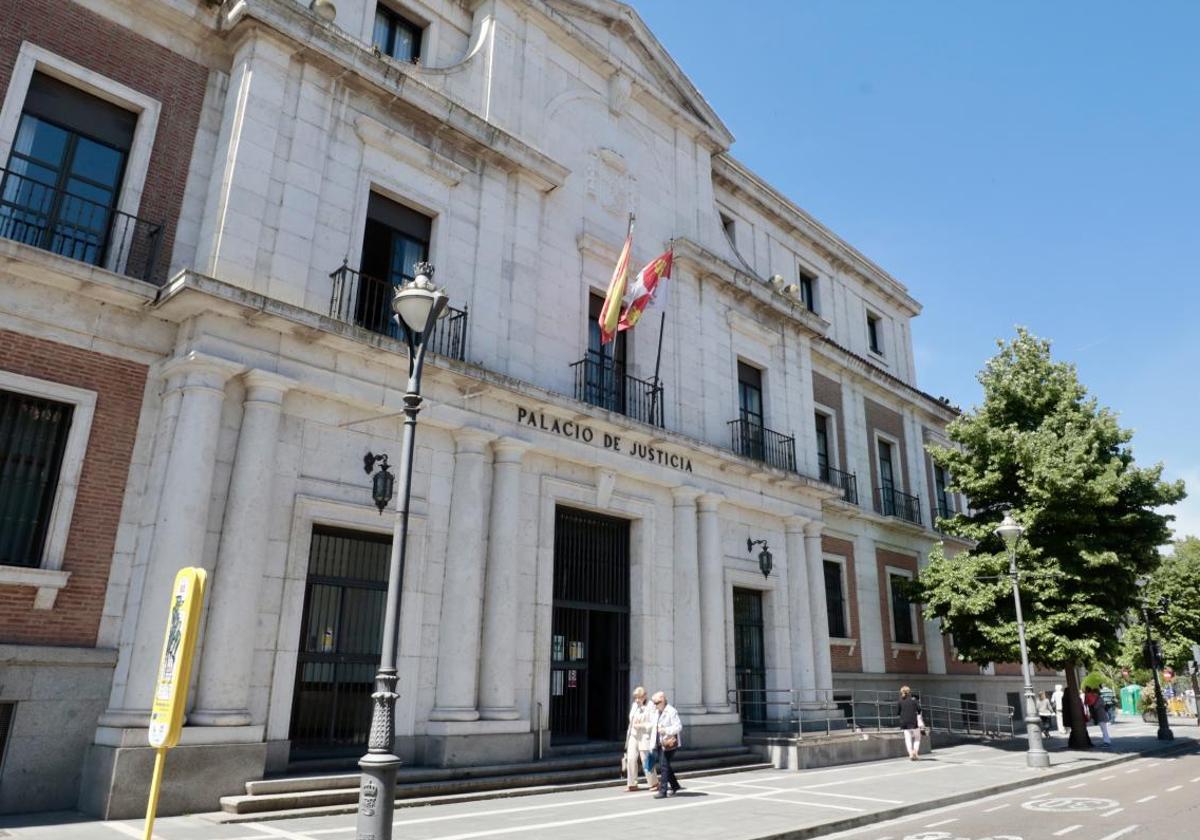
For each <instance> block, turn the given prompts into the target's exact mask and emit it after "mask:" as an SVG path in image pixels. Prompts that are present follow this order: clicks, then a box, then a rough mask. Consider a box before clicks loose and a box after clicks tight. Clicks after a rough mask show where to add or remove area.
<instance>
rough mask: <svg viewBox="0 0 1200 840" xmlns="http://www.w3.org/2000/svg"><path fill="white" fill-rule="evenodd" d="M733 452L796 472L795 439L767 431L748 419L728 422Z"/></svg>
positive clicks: (742, 418) (743, 418) (741, 418)
mask: <svg viewBox="0 0 1200 840" xmlns="http://www.w3.org/2000/svg"><path fill="white" fill-rule="evenodd" d="M728 425H729V430H730V431H731V432H732V433H733V446H732V448H733V451H734V452H736V453H737V454H738V455H741V456H742V457H744V458H752V459H753V460H755V461H762V462H764V463H766V464H769V465H770V466H772V467H778V468H779V469H781V470H787V471H788V472H795V471H796V438H795V437H794V436H793V437H788V436H786V435H784V434H781V433H780V432H776V431H774V430H772V429H768V428H767V427H766V426H763V425H762V424H760V423H756V422H754V421H753V420H751V419H750V418H749V417H739V418H738V419H736V420H730V421H729V423H728Z"/></svg>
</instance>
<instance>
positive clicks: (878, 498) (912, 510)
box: [875, 487, 921, 525]
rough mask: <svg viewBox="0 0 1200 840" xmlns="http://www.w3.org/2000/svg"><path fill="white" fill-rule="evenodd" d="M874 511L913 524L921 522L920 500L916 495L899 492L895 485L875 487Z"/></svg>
mask: <svg viewBox="0 0 1200 840" xmlns="http://www.w3.org/2000/svg"><path fill="white" fill-rule="evenodd" d="M875 511H876V513H882V514H883V515H884V516H894V517H896V518H897V519H903V520H904V521H905V522H911V523H913V524H914V525H920V524H921V500H920V499H918V498H917V497H916V496H910V495H908V494H907V493H901V492H900V491H899V490H897V489H896V488H895V487H876V488H875Z"/></svg>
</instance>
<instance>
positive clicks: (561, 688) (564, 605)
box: [550, 507, 629, 744]
mask: <svg viewBox="0 0 1200 840" xmlns="http://www.w3.org/2000/svg"><path fill="white" fill-rule="evenodd" d="M550 642H551V645H550V737H551V742H552V743H553V744H565V743H579V742H582V741H617V740H620V739H621V737H622V735H623V734H624V732H625V726H626V720H625V702H626V699H627V697H628V694H629V522H628V520H625V519H616V518H614V517H611V516H602V515H601V514H597V513H589V512H587V511H582V510H575V509H572V508H565V507H560V508H558V509H556V510H555V513H554V606H553V618H552V620H551V635H550Z"/></svg>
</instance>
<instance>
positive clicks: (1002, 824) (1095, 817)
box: [832, 748, 1200, 840]
mask: <svg viewBox="0 0 1200 840" xmlns="http://www.w3.org/2000/svg"><path fill="white" fill-rule="evenodd" d="M1197 832H1200V751H1197V750H1196V749H1195V748H1193V749H1191V750H1189V751H1187V752H1186V753H1181V754H1176V755H1173V756H1170V757H1152V758H1143V759H1138V760H1136V761H1134V762H1131V763H1127V764H1121V765H1116V766H1113V767H1110V768H1107V769H1103V770H1099V771H1096V772H1094V773H1088V774H1087V775H1084V776H1079V777H1074V778H1070V779H1064V780H1060V781H1056V782H1051V783H1049V784H1043V785H1038V786H1036V787H1031V788H1025V789H1023V790H1019V791H1014V792H1012V793H1007V794H1001V795H998V796H992V797H988V798H986V799H981V800H979V801H976V802H971V803H968V804H965V805H959V806H952V807H949V808H942V809H938V810H936V811H928V812H926V813H923V814H919V815H915V816H911V817H905V818H902V819H898V820H892V821H890V822H886V823H877V824H875V825H872V826H870V827H869V828H863V829H858V830H855V831H849V832H843V833H841V834H837V835H832V837H835V838H838V840H841V839H842V838H845V840H850V838H854V840H1055V838H1059V837H1067V838H1070V839H1071V840H1075V838H1081V840H1082V838H1087V840H1119V838H1128V839H1129V840H1135V838H1137V839H1138V840H1169V838H1184V837H1194V836H1196V834H1197Z"/></svg>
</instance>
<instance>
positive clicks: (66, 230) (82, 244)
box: [0, 169, 163, 283]
mask: <svg viewBox="0 0 1200 840" xmlns="http://www.w3.org/2000/svg"><path fill="white" fill-rule="evenodd" d="M0 238H4V239H12V240H14V241H16V242H21V243H23V244H25V245H32V246H33V247H35V248H41V249H42V250H43V251H49V252H51V253H53V254H58V255H60V256H63V257H68V258H69V259H73V260H79V261H80V262H85V263H88V264H89V265H95V266H99V267H101V268H104V269H107V270H109V271H112V272H115V273H116V274H123V275H125V276H126V277H133V278H135V279H137V280H145V281H147V282H151V283H158V282H160V281H161V279H162V278H161V277H160V276H159V275H158V259H159V250H160V249H161V247H162V238H163V226H162V224H160V223H158V222H150V221H147V220H146V219H139V218H138V217H137V216H131V215H129V214H128V213H122V212H121V211H120V210H117V209H116V208H115V207H110V206H109V205H107V204H99V203H97V202H95V201H90V200H89V199H87V198H84V197H83V196H79V195H75V194H74V193H70V192H67V191H66V190H63V189H58V188H56V187H54V186H53V185H50V184H46V183H43V182H41V181H38V180H35V179H33V178H30V177H28V176H26V175H21V174H18V173H16V172H13V171H12V170H11V169H0Z"/></svg>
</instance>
